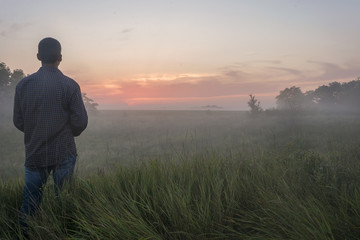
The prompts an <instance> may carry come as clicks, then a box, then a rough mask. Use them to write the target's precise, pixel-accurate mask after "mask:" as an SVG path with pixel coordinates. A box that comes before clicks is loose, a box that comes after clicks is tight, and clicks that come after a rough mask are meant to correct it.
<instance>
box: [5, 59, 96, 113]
mask: <svg viewBox="0 0 360 240" xmlns="http://www.w3.org/2000/svg"><path fill="white" fill-rule="evenodd" d="M24 77H26V75H25V74H24V71H23V70H21V69H15V70H13V71H11V70H10V68H9V67H8V66H6V64H5V63H3V62H0V119H1V118H3V117H9V116H11V115H12V108H13V100H14V94H15V87H16V85H17V84H18V82H20V80H21V79H23V78H24ZM83 100H84V104H85V107H86V108H87V110H88V111H89V113H95V112H96V111H97V106H98V104H97V103H96V102H95V101H94V100H93V99H91V98H89V97H88V96H87V95H86V93H83Z"/></svg>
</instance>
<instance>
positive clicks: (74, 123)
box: [69, 85, 88, 137]
mask: <svg viewBox="0 0 360 240" xmlns="http://www.w3.org/2000/svg"><path fill="white" fill-rule="evenodd" d="M69 109H70V126H71V130H72V132H73V134H74V136H75V137H77V136H79V135H80V134H81V133H82V132H83V131H84V130H85V128H86V127H87V124H88V115H87V112H86V109H85V105H84V102H83V99H82V94H81V91H80V87H79V86H78V85H77V86H76V90H75V92H74V93H73V94H72V96H71V99H70V105H69Z"/></svg>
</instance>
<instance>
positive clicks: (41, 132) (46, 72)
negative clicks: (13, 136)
mask: <svg viewBox="0 0 360 240" xmlns="http://www.w3.org/2000/svg"><path fill="white" fill-rule="evenodd" d="M37 58H38V59H39V60H40V61H41V63H42V67H41V68H40V69H39V70H38V71H37V72H36V73H34V74H31V75H29V76H27V77H25V78H24V79H22V80H21V81H20V82H19V83H18V85H17V86H16V92H15V99H14V115H13V121H14V125H15V126H16V128H18V129H19V130H20V131H22V132H24V142H25V150H26V159H25V187H24V192H23V201H22V205H21V209H20V216H19V219H20V224H21V226H22V227H23V228H26V226H27V225H26V223H25V218H26V216H28V215H33V214H34V212H35V210H36V208H37V207H38V206H39V204H40V202H41V198H42V193H43V186H44V184H45V183H46V181H47V179H48V176H49V174H50V172H52V173H53V179H54V185H55V193H56V194H58V193H59V190H61V188H62V187H63V185H64V183H65V182H67V181H68V180H70V178H71V177H72V174H73V172H74V166H75V162H76V158H77V152H76V146H75V141H74V137H76V136H79V135H80V134H81V132H82V131H84V130H85V128H86V126H87V123H88V116H87V113H86V110H85V106H84V103H83V100H82V94H81V91H80V87H79V85H78V84H77V83H76V82H75V81H74V80H73V79H71V78H69V77H67V76H65V75H64V74H62V72H61V71H60V70H59V69H58V66H59V64H60V62H61V60H62V55H61V45H60V43H59V42H58V41H57V40H56V39H53V38H45V39H43V40H41V41H40V43H39V46H38V54H37Z"/></svg>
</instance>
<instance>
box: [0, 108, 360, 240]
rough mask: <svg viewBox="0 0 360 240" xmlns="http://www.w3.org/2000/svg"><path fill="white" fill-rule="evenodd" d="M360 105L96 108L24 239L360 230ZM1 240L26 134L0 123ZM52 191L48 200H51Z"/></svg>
mask: <svg viewBox="0 0 360 240" xmlns="http://www.w3.org/2000/svg"><path fill="white" fill-rule="evenodd" d="M359 120H360V115H359V114H341V115H340V114H331V113H281V112H265V113H262V114H260V115H258V116H250V115H249V114H248V113H247V112H229V111H100V112H99V113H97V114H96V115H94V116H91V117H90V122H89V126H88V129H87V130H86V131H85V132H84V133H83V134H82V135H81V136H80V137H78V138H77V140H76V141H77V146H78V153H79V158H78V162H77V167H76V174H75V178H74V181H73V182H72V183H71V184H70V186H68V187H67V188H66V189H65V190H64V191H63V193H62V194H61V195H60V196H59V197H58V198H55V197H54V193H53V191H52V183H51V181H50V182H48V184H47V187H46V189H45V195H44V199H43V202H42V205H41V209H39V211H38V212H37V214H36V215H35V216H34V217H33V218H31V219H29V225H30V226H31V231H30V235H31V237H32V238H31V239H294V240H295V239H296V240H298V239H359V238H360V205H359V202H360V174H359V173H360V121H359ZM0 136H1V138H0V146H1V147H0V163H1V164H0V239H16V237H17V236H18V234H19V229H18V227H17V210H18V209H19V206H20V204H21V193H22V188H23V171H24V169H23V164H24V147H23V136H22V134H21V133H20V132H18V131H17V130H16V129H15V128H14V127H13V126H12V124H11V122H10V121H8V122H7V121H3V122H2V123H1V125H0ZM54 199H55V200H54Z"/></svg>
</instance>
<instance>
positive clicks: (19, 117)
mask: <svg viewBox="0 0 360 240" xmlns="http://www.w3.org/2000/svg"><path fill="white" fill-rule="evenodd" d="M13 122H14V125H15V127H16V128H17V129H19V130H20V131H22V132H24V118H23V112H22V110H21V101H20V90H19V88H18V87H16V90H15V97H14V113H13Z"/></svg>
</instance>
